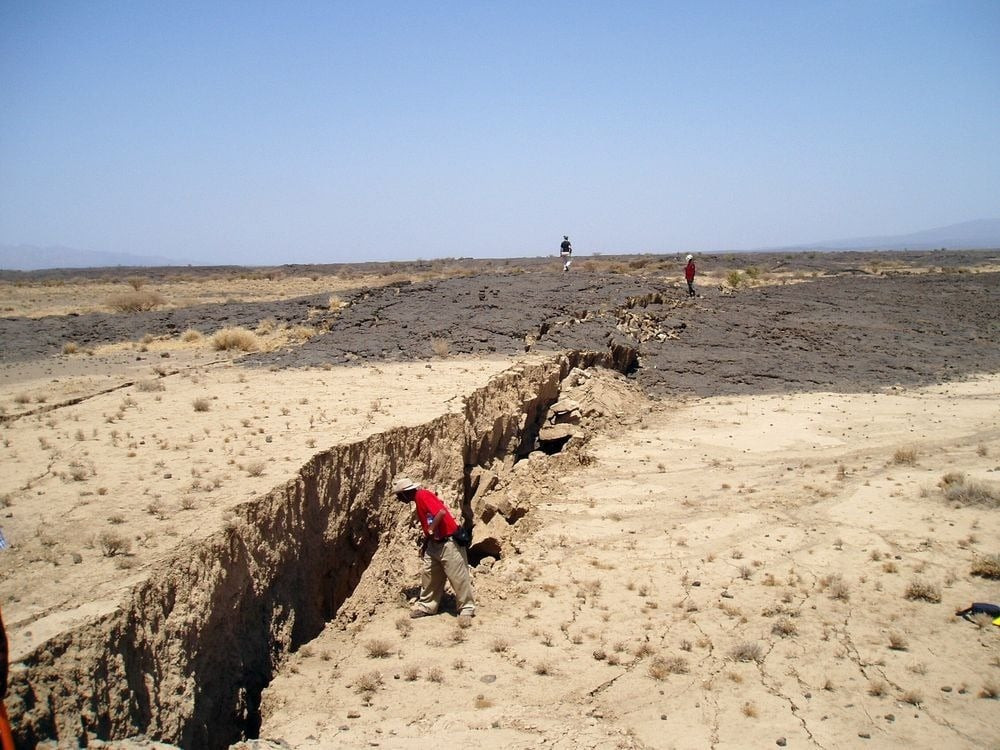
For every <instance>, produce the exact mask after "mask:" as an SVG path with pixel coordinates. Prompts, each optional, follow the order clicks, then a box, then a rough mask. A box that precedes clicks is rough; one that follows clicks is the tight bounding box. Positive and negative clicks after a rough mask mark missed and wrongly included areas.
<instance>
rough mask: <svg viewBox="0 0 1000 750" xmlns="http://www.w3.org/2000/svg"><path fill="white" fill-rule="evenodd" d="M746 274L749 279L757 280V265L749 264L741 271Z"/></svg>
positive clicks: (758, 272) (758, 275)
mask: <svg viewBox="0 0 1000 750" xmlns="http://www.w3.org/2000/svg"><path fill="white" fill-rule="evenodd" d="M743 273H745V274H746V275H747V278H748V279H750V280H751V281H757V279H759V278H760V269H759V268H757V266H750V268H747V269H745V270H744V271H743Z"/></svg>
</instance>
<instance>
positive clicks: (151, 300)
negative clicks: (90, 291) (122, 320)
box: [107, 289, 166, 313]
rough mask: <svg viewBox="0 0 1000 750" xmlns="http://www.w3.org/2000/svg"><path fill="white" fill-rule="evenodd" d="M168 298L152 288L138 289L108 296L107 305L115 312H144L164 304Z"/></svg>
mask: <svg viewBox="0 0 1000 750" xmlns="http://www.w3.org/2000/svg"><path fill="white" fill-rule="evenodd" d="M165 302H166V299H164V297H163V295H162V294H160V293H158V292H154V291H152V290H150V289H136V290H133V291H131V292H122V293H121V294H113V295H111V296H110V297H108V300H107V305H108V307H110V308H111V309H112V310H114V311H115V312H123V313H127V312H144V311H146V310H155V309H156V308H157V307H159V306H160V305H162V304H164V303H165Z"/></svg>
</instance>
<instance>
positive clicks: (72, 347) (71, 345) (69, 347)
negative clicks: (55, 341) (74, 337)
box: [62, 341, 80, 354]
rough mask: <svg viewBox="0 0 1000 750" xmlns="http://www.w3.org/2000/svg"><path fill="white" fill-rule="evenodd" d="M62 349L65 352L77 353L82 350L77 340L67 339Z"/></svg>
mask: <svg viewBox="0 0 1000 750" xmlns="http://www.w3.org/2000/svg"><path fill="white" fill-rule="evenodd" d="M62 351H63V354H76V353H77V352H78V351H80V345H79V344H77V343H76V342H75V341H67V342H66V343H65V344H63V348H62Z"/></svg>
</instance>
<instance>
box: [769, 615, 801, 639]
mask: <svg viewBox="0 0 1000 750" xmlns="http://www.w3.org/2000/svg"><path fill="white" fill-rule="evenodd" d="M771 632H772V633H774V634H775V635H780V636H781V637H782V638H784V637H786V636H790V635H795V634H796V633H798V632H799V628H798V626H797V625H796V624H795V622H794V621H792V620H790V619H788V618H787V617H782V618H781V619H779V620H778V621H777V622H775V623H774V625H772V626H771Z"/></svg>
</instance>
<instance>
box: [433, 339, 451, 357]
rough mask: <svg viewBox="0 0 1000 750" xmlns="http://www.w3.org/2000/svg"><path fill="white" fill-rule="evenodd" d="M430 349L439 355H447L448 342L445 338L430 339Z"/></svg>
mask: <svg viewBox="0 0 1000 750" xmlns="http://www.w3.org/2000/svg"><path fill="white" fill-rule="evenodd" d="M431 350H432V351H433V352H434V354H436V355H437V356H439V357H447V356H448V342H447V341H446V340H445V339H441V338H433V339H431Z"/></svg>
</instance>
